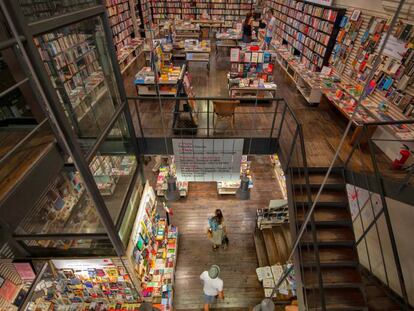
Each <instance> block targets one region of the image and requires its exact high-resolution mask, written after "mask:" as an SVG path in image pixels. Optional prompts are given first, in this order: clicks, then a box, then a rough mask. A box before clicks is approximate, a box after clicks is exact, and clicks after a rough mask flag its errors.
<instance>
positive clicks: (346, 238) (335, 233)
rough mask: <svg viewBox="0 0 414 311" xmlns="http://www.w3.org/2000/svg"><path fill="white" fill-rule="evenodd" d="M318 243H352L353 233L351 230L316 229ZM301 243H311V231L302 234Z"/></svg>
mask: <svg viewBox="0 0 414 311" xmlns="http://www.w3.org/2000/svg"><path fill="white" fill-rule="evenodd" d="M316 239H317V241H318V242H322V243H323V242H353V241H354V233H353V231H352V229H351V228H340V227H339V228H316ZM302 241H303V242H308V243H309V242H313V236H312V232H311V231H307V232H305V233H304V234H303V238H302Z"/></svg>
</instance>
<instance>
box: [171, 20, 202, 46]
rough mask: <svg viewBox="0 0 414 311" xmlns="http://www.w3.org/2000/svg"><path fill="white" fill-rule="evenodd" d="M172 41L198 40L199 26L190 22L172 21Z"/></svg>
mask: <svg viewBox="0 0 414 311" xmlns="http://www.w3.org/2000/svg"><path fill="white" fill-rule="evenodd" d="M172 28H173V39H174V41H178V40H183V39H200V35H201V30H200V25H198V24H193V23H191V22H184V21H179V22H177V21H174V23H173V26H172Z"/></svg>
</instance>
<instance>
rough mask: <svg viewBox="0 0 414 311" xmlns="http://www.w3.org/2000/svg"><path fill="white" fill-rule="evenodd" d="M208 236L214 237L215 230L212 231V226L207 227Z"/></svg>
mask: <svg viewBox="0 0 414 311" xmlns="http://www.w3.org/2000/svg"><path fill="white" fill-rule="evenodd" d="M207 237H208V238H209V239H211V238H213V231H211V229H210V228H208V229H207Z"/></svg>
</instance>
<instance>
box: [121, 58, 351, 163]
mask: <svg viewBox="0 0 414 311" xmlns="http://www.w3.org/2000/svg"><path fill="white" fill-rule="evenodd" d="M229 69H230V61H229V57H226V56H220V57H219V58H218V59H217V61H216V58H215V52H213V54H212V56H211V72H210V74H209V75H208V74H207V72H206V70H205V66H204V65H203V64H191V65H190V73H191V76H192V85H193V87H194V90H195V93H196V96H228V87H227V77H226V75H227V72H228V71H229ZM137 71H138V69H137V68H134V67H133V66H131V69H130V71H129V72H127V73H126V76H125V80H124V81H125V83H124V84H125V87H126V92H127V95H130V96H136V95H137V93H136V90H135V88H134V86H133V83H132V81H133V76H134V74H135V73H136V72H137ZM274 79H275V82H276V84H277V86H278V92H277V97H283V98H284V99H285V100H286V101H287V103H288V104H289V105H290V106H291V107H292V109H293V111H294V113H295V114H296V116H297V117H298V119H299V121H300V122H301V123H302V125H303V132H304V136H305V145H306V151H307V156H308V164H309V165H310V166H325V165H327V163H329V161H330V160H332V158H333V155H334V150H335V148H336V147H337V146H338V144H339V140H340V138H341V135H342V133H343V131H344V128H345V126H346V124H345V122H344V121H343V120H342V119H341V117H340V116H339V115H338V114H336V113H335V112H334V111H333V110H332V108H331V107H330V105H329V104H327V103H322V104H321V105H320V106H319V107H310V106H309V105H307V103H306V101H305V99H304V98H303V97H302V95H301V94H300V93H299V92H298V91H297V89H296V87H295V86H294V85H293V83H292V82H291V81H290V80H289V78H288V77H287V76H286V75H284V74H283V71H282V70H281V69H280V68H278V67H277V66H276V70H275V75H274ZM199 105H200V107H199V109H200V111H202V112H206V111H207V108H206V104H205V103H199ZM173 106H174V103H172V102H169V103H164V104H163V107H164V108H163V112H164V114H163V117H164V118H163V121H164V124H165V125H166V128H168V129H171V127H172V109H173ZM210 108H211V107H210ZM130 109H131V113H132V115H133V121H134V124H135V125H136V132H137V135H138V136H141V134H142V133H141V132H140V131H139V130H138V128H139V127H138V116H137V110H139V114H140V117H141V120H140V121H141V125H142V126H143V127H144V128H145V130H144V135H145V136H162V135H163V134H167V135H170V134H172V133H171V132H169V133H163V131H162V129H161V128H160V127H161V126H160V125H161V124H162V120H161V114H160V108H159V103H155V102H142V101H140V102H138V104H137V105H136V104H135V103H134V102H133V101H130ZM274 109H275V104H272V105H263V104H262V105H258V107H255V106H254V104H251V105H242V106H240V107H238V108H237V112H239V113H241V114H240V115H237V116H236V125H235V130H233V131H232V130H231V129H226V130H224V132H223V131H218V133H217V134H216V135H221V136H224V135H225V136H227V137H231V136H239V137H240V136H243V135H247V136H253V137H269V133H270V131H269V128H270V127H271V123H272V120H273V113H271V112H273V111H274ZM210 111H211V110H210ZM253 112H256V113H261V114H257V115H252V113H253ZM200 119H201V122H200V124H201V127H202V128H205V127H206V120H205V119H206V115H205V114H203V113H202V114H201V117H200ZM209 119H210V126H212V120H211V119H212V118H211V117H210V118H209ZM276 121H278V120H276ZM224 126H225V125H223V127H224ZM155 127H158V129H154V128H155ZM205 134H206V133H205V130H199V132H198V133H197V135H200V136H204V135H205ZM211 134H212V133H211V132H210V135H211ZM347 143H348V144H349V139H347ZM347 151H348V150H347Z"/></svg>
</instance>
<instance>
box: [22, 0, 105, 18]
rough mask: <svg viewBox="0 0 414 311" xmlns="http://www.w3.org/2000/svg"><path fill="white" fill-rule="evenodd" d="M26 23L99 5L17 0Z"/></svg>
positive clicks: (93, 0)
mask: <svg viewBox="0 0 414 311" xmlns="http://www.w3.org/2000/svg"><path fill="white" fill-rule="evenodd" d="M19 4H20V7H21V9H22V13H23V15H24V16H25V17H26V18H27V20H28V22H34V21H38V20H41V19H45V18H48V17H52V16H57V15H61V14H65V13H70V12H75V11H78V10H82V9H85V8H88V7H91V6H93V5H96V4H99V2H98V1H97V0H19Z"/></svg>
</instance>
